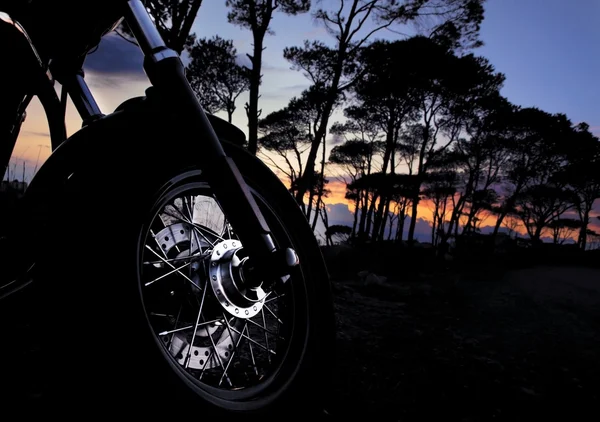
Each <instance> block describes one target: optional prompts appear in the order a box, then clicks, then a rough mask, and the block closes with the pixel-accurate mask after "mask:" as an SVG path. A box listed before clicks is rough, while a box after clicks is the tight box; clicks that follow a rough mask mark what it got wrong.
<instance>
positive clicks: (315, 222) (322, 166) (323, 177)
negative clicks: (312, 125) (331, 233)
mask: <svg viewBox="0 0 600 422" xmlns="http://www.w3.org/2000/svg"><path fill="white" fill-rule="evenodd" d="M326 142H327V137H323V156H322V160H321V181H320V183H318V184H317V186H318V187H319V190H318V192H319V193H318V196H317V205H316V208H315V219H314V221H313V224H312V230H313V231H315V227H316V226H317V217H318V216H319V207H324V206H325V204H323V201H322V200H321V198H322V197H323V190H325V160H326V155H325V147H326V146H327V143H326Z"/></svg>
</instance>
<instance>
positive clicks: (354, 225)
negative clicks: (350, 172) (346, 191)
mask: <svg viewBox="0 0 600 422" xmlns="http://www.w3.org/2000/svg"><path fill="white" fill-rule="evenodd" d="M359 203H360V191H358V192H357V193H356V201H355V202H354V222H353V223H352V237H356V225H357V223H358V206H359Z"/></svg>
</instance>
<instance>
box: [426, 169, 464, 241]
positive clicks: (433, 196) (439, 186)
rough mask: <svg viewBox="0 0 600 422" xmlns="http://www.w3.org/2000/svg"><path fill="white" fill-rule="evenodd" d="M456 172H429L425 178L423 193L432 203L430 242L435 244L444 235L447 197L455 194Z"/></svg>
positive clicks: (447, 206)
mask: <svg viewBox="0 0 600 422" xmlns="http://www.w3.org/2000/svg"><path fill="white" fill-rule="evenodd" d="M456 185H457V174H456V173H455V172H453V171H439V172H431V173H429V174H428V175H427V177H426V179H425V189H424V190H423V192H422V193H423V195H425V197H426V198H428V199H430V200H431V202H432V203H433V211H432V216H433V219H432V222H431V243H432V244H433V245H434V246H435V245H437V244H438V240H439V239H441V238H443V237H444V233H445V227H444V226H445V222H446V216H447V213H448V210H449V208H450V207H449V201H448V200H449V198H452V197H454V195H455V194H456Z"/></svg>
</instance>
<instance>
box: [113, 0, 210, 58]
mask: <svg viewBox="0 0 600 422" xmlns="http://www.w3.org/2000/svg"><path fill="white" fill-rule="evenodd" d="M143 3H144V5H145V6H146V9H147V10H148V12H150V15H151V16H152V18H153V19H154V23H155V24H156V28H157V29H158V32H159V33H160V35H161V36H162V38H163V40H164V41H165V44H167V46H168V47H169V48H172V49H173V50H175V51H176V52H177V53H179V54H181V53H182V52H183V50H185V49H189V48H190V47H191V46H192V45H193V44H194V41H195V39H196V35H195V34H194V33H192V32H190V31H191V30H192V25H193V23H194V20H196V16H197V15H198V10H199V9H200V6H201V5H202V0H143ZM118 32H119V33H120V34H121V35H122V36H123V37H124V38H125V39H127V40H128V41H130V42H134V41H133V37H132V35H131V31H130V30H129V28H128V27H127V26H126V25H125V24H123V25H121V26H120V28H119V29H118Z"/></svg>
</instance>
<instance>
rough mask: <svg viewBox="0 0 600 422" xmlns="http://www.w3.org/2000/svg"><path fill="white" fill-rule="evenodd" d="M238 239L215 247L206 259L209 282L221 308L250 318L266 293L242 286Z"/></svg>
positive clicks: (241, 259) (243, 259)
mask: <svg viewBox="0 0 600 422" xmlns="http://www.w3.org/2000/svg"><path fill="white" fill-rule="evenodd" d="M242 250H243V246H242V243H241V242H240V241H239V240H234V239H227V240H224V241H222V242H220V243H218V244H217V245H215V247H214V249H213V252H212V255H211V257H210V267H209V281H210V285H211V286H212V289H213V292H214V294H215V297H216V298H217V300H218V301H219V303H220V304H221V306H223V309H225V311H227V312H228V313H229V314H231V315H233V316H235V317H237V318H244V319H245V318H252V317H253V316H255V315H256V314H258V313H259V312H260V311H261V309H262V306H263V303H264V300H265V297H266V296H267V294H266V293H265V291H264V290H263V289H262V287H261V286H258V287H248V286H246V285H245V283H244V276H243V272H242V265H243V263H244V261H245V260H246V259H248V258H247V257H244V256H243V254H242Z"/></svg>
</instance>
